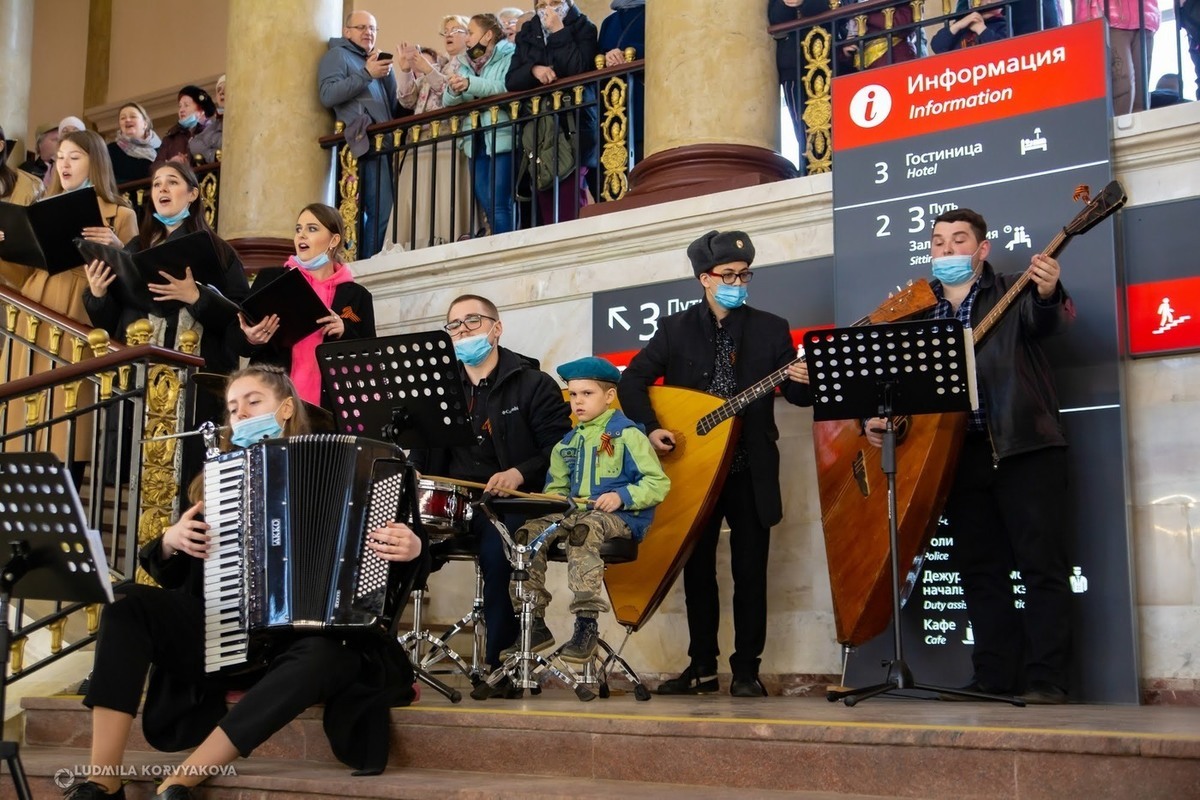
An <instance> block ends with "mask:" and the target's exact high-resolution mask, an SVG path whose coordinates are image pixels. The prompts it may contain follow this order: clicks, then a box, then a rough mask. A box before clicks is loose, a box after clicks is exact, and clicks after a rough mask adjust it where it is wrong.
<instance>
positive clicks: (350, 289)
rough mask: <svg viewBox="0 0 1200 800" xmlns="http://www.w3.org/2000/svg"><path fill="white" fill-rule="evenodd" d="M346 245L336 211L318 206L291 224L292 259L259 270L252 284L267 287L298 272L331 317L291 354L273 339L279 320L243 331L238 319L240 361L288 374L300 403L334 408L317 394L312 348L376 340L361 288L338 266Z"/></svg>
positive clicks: (368, 299) (318, 382)
mask: <svg viewBox="0 0 1200 800" xmlns="http://www.w3.org/2000/svg"><path fill="white" fill-rule="evenodd" d="M343 241H345V236H343V230H342V218H341V215H339V214H338V212H337V209H334V208H331V207H330V206H327V205H324V204H322V203H311V204H309V205H307V206H305V207H304V209H303V210H302V211H301V212H300V216H299V217H298V218H297V219H296V235H295V237H294V239H293V243H294V244H295V247H296V254H295V255H294V256H291V257H290V258H288V260H287V263H286V264H284V265H283V266H282V267H268V268H266V269H264V270H260V271H259V273H258V277H256V278H255V280H256V281H271V280H274V279H275V278H277V277H279V276H280V275H282V274H283V273H284V272H286V271H287V270H290V269H298V270H300V273H301V274H302V275H303V276H304V277H305V279H306V280H307V281H308V283H309V285H310V286H312V288H313V291H314V292H316V293H317V296H318V297H320V298H321V302H322V303H324V304H325V305H326V307H328V308H329V309H330V314H329V316H327V317H323V318H321V319H319V320H317V322H319V323H321V328H320V330H317V331H314V332H313V333H311V334H309V335H308V336H306V337H305V338H303V339H301V340H300V341H298V342H296V343H295V344H294V345H292V346H291V347H290V348H287V349H284V348H281V347H279V345H278V343H276V342H272V341H271V340H272V337H273V336H274V335H275V333H276V331H278V330H279V318H278V317H277V316H275V315H274V314H272V315H269V316H267V318H266V319H263V320H259V321H258V323H256V324H255V325H248V324H247V323H246V320H245V319H244V318H242V317H241V315H238V322H239V325H240V326H241V333H242V337H243V338H242V339H240V340H238V344H239V346H240V351H241V352H240V355H243V356H248V357H249V358H250V361H251V363H267V364H277V365H279V366H281V367H283V368H284V369H286V370H287V372H288V376H289V377H290V378H291V379H292V383H294V384H295V385H296V392H297V393H298V394H299V395H300V398H301V399H302V400H304V401H305V402H308V403H312V404H313V405H320V406H323V407H324V408H328V409H331V410H332V408H333V406H332V403H331V401H330V399H329V398H328V397H325V396H324V394H323V392H322V391H321V371H320V368H319V367H318V366H317V345H320V344H323V343H325V342H335V341H345V340H349V339H370V338H373V337H374V336H375V306H374V302H373V301H372V299H371V293H370V292H369V291H367V289H366V287H364V286H362V285H361V284H358V283H355V282H354V275H353V274H351V272H350V269H349V268H348V267H347V266H346V265H345V264H344V263H342V260H343V257H344V253H343V251H342V242H343Z"/></svg>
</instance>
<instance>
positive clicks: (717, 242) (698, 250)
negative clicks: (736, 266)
mask: <svg viewBox="0 0 1200 800" xmlns="http://www.w3.org/2000/svg"><path fill="white" fill-rule="evenodd" d="M687 254H688V258H689V259H691V262H692V269H693V270H694V271H695V273H696V277H697V278H699V277H700V276H701V275H703V274H704V273H706V272H710V271H712V270H713V269H714V268H716V267H719V266H721V265H722V264H732V263H733V262H735V261H745V262H746V264H747V266H749V265H750V264H753V263H754V243H753V242H751V241H750V237H749V236H747V235H746V234H745V233H743V232H742V231H725V232H724V233H721V232H720V231H709V232H708V233H706V234H704V235H703V236H701V237H700V238H699V239H697V240H696V241H694V242H692V243H691V244H690V245H688V249H687Z"/></svg>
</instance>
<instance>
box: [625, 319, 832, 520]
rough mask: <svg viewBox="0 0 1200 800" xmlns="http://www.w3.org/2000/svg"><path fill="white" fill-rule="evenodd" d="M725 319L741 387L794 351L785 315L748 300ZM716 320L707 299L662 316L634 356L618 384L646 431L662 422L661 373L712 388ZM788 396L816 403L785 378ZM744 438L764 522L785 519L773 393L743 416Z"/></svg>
mask: <svg viewBox="0 0 1200 800" xmlns="http://www.w3.org/2000/svg"><path fill="white" fill-rule="evenodd" d="M723 324H724V326H725V327H726V328H727V329H728V330H729V333H730V335H731V336H732V337H733V341H734V347H735V353H736V355H737V362H736V365H735V367H734V369H735V372H736V375H737V385H738V387H739V389H746V388H749V387H750V386H751V385H753V384H755V383H757V382H758V381H759V380H761V379H763V378H765V377H766V376H767V375H770V374H771V373H772V372H774V371H775V370H777V369H779V368H780V367H783V366H786V365H787V364H789V363H791V362H792V361H794V360H795V358H796V351H795V350H794V349H793V348H792V338H791V334H790V333H789V329H788V323H787V320H785V319H783V318H782V317H778V316H776V315H774V314H770V313H768V312H766V311H761V310H759V309H756V308H750V307H748V306H742V307H741V308H737V309H734V310H733V311H731V312H729V315H728V316H727V317H725V320H724V323H723ZM716 352H717V351H716V326H715V324H714V317H713V315H712V312H711V311H710V310H709V308H708V304H707V303H706V302H700V303H697V304H695V305H693V306H691V307H689V308H687V309H686V310H684V311H681V312H679V313H678V314H672V315H671V316H669V317H664V318H663V319H661V320H659V322H658V331H657V332H656V333H655V334H654V336H653V338H651V339H650V341H649V343H647V345H646V347H645V348H644V349H643V350H642V351H641V352H640V353H638V354H637V355H636V356H634V357H633V361H631V362H630V363H629V366H628V367H627V368H626V369H625V372H624V374H623V375H622V376H621V383H620V385H619V386H618V387H617V392H618V395H619V396H620V398H621V409H622V410H623V411H624V412H625V415H626V416H628V417H629V418H630V419H632V420H633V421H634V422H639V423H641V424H643V425H645V426H646V430H647V432H653V431H654V430H656V429H657V428H660V427H662V426H661V425H659V423H658V417H657V416H655V414H654V409H653V408H651V407H650V396H649V393H648V391H647V390H648V389H649V387H650V385H651V384H653V383H654V382H655V381H656V380H657V379H658V378H660V377H661V378H663V383H664V384H666V385H668V386H683V387H685V388H689V389H700V390H701V391H707V390H708V387H709V386H710V385H711V384H712V379H713V362H714V361H715V359H716ZM783 395H784V397H786V398H787V400H788V402H790V403H794V404H795V405H798V406H806V405H811V404H812V394H811V392H810V391H809V389H808V387H807V386H805V385H803V384H798V383H794V382H792V381H790V380H789V381H784V383H783ZM741 418H742V432H741V437H742V442H743V443H744V444H745V445H746V452H747V455H748V456H749V459H750V474H751V477H752V479H753V481H754V501H755V509H756V510H757V511H758V517H759V522H761V523H762V524H763V525H766V526H768V527H770V526H771V525H774V524H775V523H777V522H779V520H780V519H782V518H783V500H782V498H781V496H780V492H779V448H778V446H777V445H776V444H775V442H776V441H778V439H779V429H778V428H777V427H776V426H775V396H774V394H768V395H767V396H766V397H763V398H761V399H759V400H756V401H755V402H754V403H751V404H750V405H749V406H748V407H747V408H746V410H745V411H744V412H743V413H742V415H741Z"/></svg>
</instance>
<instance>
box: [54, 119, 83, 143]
mask: <svg viewBox="0 0 1200 800" xmlns="http://www.w3.org/2000/svg"><path fill="white" fill-rule="evenodd" d="M87 129H88V127H87V125H86V124H84V121H83V120H81V119H80V118H79V117H63V118H62V122H60V123H58V136H59V138H62V137H63V136H66V135H67V134H68V133H73V132H75V131H86V130H87Z"/></svg>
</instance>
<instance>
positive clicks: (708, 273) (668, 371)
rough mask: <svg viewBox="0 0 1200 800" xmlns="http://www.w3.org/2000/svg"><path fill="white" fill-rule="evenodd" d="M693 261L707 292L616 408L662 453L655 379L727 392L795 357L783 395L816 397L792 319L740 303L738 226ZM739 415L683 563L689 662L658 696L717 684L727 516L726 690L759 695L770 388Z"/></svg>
mask: <svg viewBox="0 0 1200 800" xmlns="http://www.w3.org/2000/svg"><path fill="white" fill-rule="evenodd" d="M688 258H690V259H691V262H692V268H693V269H694V270H695V272H696V277H697V278H698V279H699V280H700V285H701V286H702V287H703V288H704V302H702V303H697V304H696V305H694V306H691V307H690V308H688V309H687V310H686V311H682V312H680V313H678V314H672V315H671V316H669V317H664V318H663V319H662V320H660V321H659V325H658V331H657V332H656V333H655V334H654V337H653V338H652V339H651V340H650V342H649V343H648V344H647V345H646V347H645V349H644V350H642V351H641V352H640V353H638V354H637V355H636V356H634V358H633V361H632V362H630V364H629V367H628V368H627V369H626V370H625V374H624V375H622V376H621V384H620V386H619V387H618V393H619V396H620V399H621V408H622V410H623V411H624V412H625V414H626V415H627V416H628V417H629V418H630V419H632V420H634V421H635V422H639V423H641V424H643V425H645V426H646V430H648V431H650V442H651V443H652V444H653V445H654V447H655V449H657V450H658V451H659V452H660V453H665V452H669V451H670V450H671V449H672V448H673V447H674V446H675V441H674V437H673V435H672V434H671V432H670V431H667V430H664V429H663V428H662V426H661V425H659V423H658V418H657V417H656V416H655V413H654V409H653V408H651V407H650V399H649V393H648V391H647V389H648V388H649V386H650V385H651V384H653V383H654V382H655V381H656V380H657V379H659V378H663V382H664V383H665V384H666V385H668V386H683V387H687V388H691V389H701V390H703V391H707V392H709V393H711V394H715V395H719V396H721V397H733V396H734V395H736V394H737V393H738V392H740V391H741V390H743V389H747V388H749V387H750V386H752V385H753V384H755V383H757V382H758V381H760V380H762V379H763V378H765V377H766V376H767V375H769V374H771V373H772V372H774V371H776V370H778V369H779V368H781V367H784V366H788V365H789V364H790V365H791V366H790V367H788V373H787V374H788V378H787V380H785V381H784V383H783V394H784V397H786V398H787V399H788V401H789V402H791V403H795V404H796V405H809V404H811V402H812V400H811V395H810V393H809V390H808V386H807V384H808V369H807V368H806V367H805V366H804V365H803V364H801V363H797V362H796V353H795V350H794V349H793V348H792V338H791V334H790V333H789V330H788V323H787V320H785V319H783V318H782V317H777V316H775V315H774V314H769V313H767V312H765V311H760V310H758V309H756V308H750V307H749V306H746V305H745V301H746V284H748V283H749V282H750V278H751V272H750V264H751V262H753V261H754V245H753V243H751V241H750V237H749V236H747V235H746V234H745V233H742V232H740V231H728V232H725V233H718V232H717V231H710V232H709V233H706V234H704V235H703V236H701V237H700V238H699V239H697V240H696V241H694V242H692V244H691V246H690V247H688ZM741 418H742V432H741V437H740V439H739V440H738V441H737V443H736V444H735V447H734V453H733V462H732V464H731V466H730V468H729V477H728V478H726V480H725V485H724V487H723V488H722V489H721V495H720V497H719V498H718V499H717V503H716V507H715V510H714V511H713V513H712V516H711V517H709V519H708V520H707V521H706V522H705V523H704V526H703V528H702V530H701V532H700V534H699V535H698V537H697V541H696V545H695V549H694V550H693V551H692V555H691V557H690V558H689V559H688V562H687V564H686V565H685V566H684V570H683V588H684V592H685V594H686V597H687V617H688V633H689V635H690V637H691V645H690V646H689V647H688V655H689V656H690V657H691V664H690V665H689V666H688V668H687V669H686V670H684V672H683V674H682V675H680V676H679V677H677V678H673V679H671V680H669V681H665V682H664V683H662V684H661V685H660V686H659V687H658V693H659V694H708V693H712V692H715V691H717V688H718V685H717V655H718V649H717V627H718V625H719V623H720V619H721V608H720V599H719V596H718V590H717V566H716V559H717V540H718V538H719V534H720V530H721V521H722V519H724V520H725V521H726V522H728V523H729V529H730V533H729V548H730V553H731V555H732V561H733V584H734V597H733V624H734V653H733V655H731V656H730V657H729V665H730V667H731V668H732V670H733V683H732V684H731V686H730V689H729V693H730V694H732V695H733V696H735V697H762V696H763V695H765V694H766V690H765V689H764V688H763V685H762V683H761V682H760V681H759V679H758V666H759V662H760V658H759V657H760V656H761V655H762V651H763V647H764V645H765V644H766V638H767V556H768V553H769V549H770V542H771V526H772V525H775V524H776V523H777V522H779V520H780V519H782V517H783V501H782V498H781V497H780V492H779V448H778V447H776V445H775V441H776V440H777V439H778V438H779V430H778V428H776V427H775V398H774V396H773V395H767V396H766V397H763V398H761V399H759V400H757V401H755V402H753V403H751V404H750V405H749V406H748V407H747V408H746V410H745V411H744V412H742V414H741Z"/></svg>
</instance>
